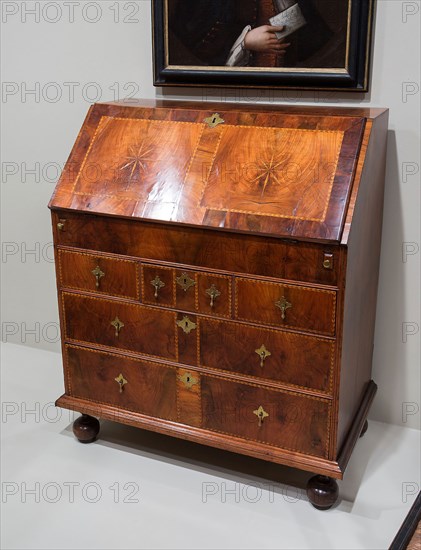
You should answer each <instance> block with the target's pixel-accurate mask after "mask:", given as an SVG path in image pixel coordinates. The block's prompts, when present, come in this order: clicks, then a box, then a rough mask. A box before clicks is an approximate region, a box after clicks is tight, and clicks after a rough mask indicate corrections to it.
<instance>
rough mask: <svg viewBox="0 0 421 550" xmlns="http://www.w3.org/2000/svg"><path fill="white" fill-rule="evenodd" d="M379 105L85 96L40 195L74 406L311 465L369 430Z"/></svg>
mask: <svg viewBox="0 0 421 550" xmlns="http://www.w3.org/2000/svg"><path fill="white" fill-rule="evenodd" d="M387 119H388V113H387V110H384V109H350V108H349V109H346V108H340V109H335V108H330V107H329V108H328V107H318V108H314V107H313V108H305V107H293V108H291V107H285V106H253V105H248V106H247V105H242V104H231V105H229V104H216V105H215V104H209V103H182V102H163V101H162V102H161V101H157V102H154V101H141V100H139V101H138V102H137V103H135V104H133V103H130V104H125V103H118V102H117V103H105V104H97V105H94V106H93V107H92V108H91V109H90V111H89V113H88V116H87V118H86V121H85V123H84V125H83V127H82V129H81V131H80V133H79V136H78V138H77V141H76V144H75V146H74V149H73V151H72V153H71V155H70V158H69V160H68V163H67V165H66V167H65V169H64V172H63V174H62V176H61V179H60V181H59V183H58V185H57V188H56V190H55V193H54V195H53V198H52V199H51V202H50V208H51V210H52V220H53V231H54V242H55V253H56V267H57V284H58V298H59V305H60V316H61V331H62V346H63V362H64V379H65V394H64V395H63V396H62V397H60V398H59V399H58V401H57V405H58V406H60V407H65V408H68V409H72V410H77V411H80V412H81V413H82V416H81V417H80V418H78V419H77V420H76V421H75V423H74V433H75V435H76V437H77V438H78V439H79V440H80V441H84V442H90V441H93V440H94V439H95V437H96V436H97V434H98V431H99V422H98V420H97V419H96V418H95V417H101V418H104V419H110V420H116V421H118V422H122V423H125V424H130V425H133V426H138V427H140V428H144V429H147V430H153V431H157V432H160V433H163V434H168V435H172V436H175V437H179V438H183V439H187V440H191V441H195V442H199V443H202V444H205V445H211V446H214V447H219V448H222V449H226V450H229V451H234V452H237V453H243V454H246V455H250V456H253V457H257V458H260V459H263V460H268V461H272V462H276V463H279V464H285V465H288V466H292V467H296V468H300V469H303V470H307V471H309V472H313V473H314V474H316V475H315V476H314V477H312V478H311V479H310V481H309V483H308V486H307V493H308V496H309V499H310V501H311V502H312V503H313V504H314V505H315V506H316V507H320V508H328V507H330V506H332V504H333V503H334V502H335V500H336V498H337V493H338V487H337V483H336V481H335V479H338V478H339V479H340V478H342V476H343V472H344V470H345V467H346V465H347V462H348V460H349V458H350V455H351V452H352V449H353V447H354V445H355V443H356V441H357V439H358V437H359V436H360V434H361V433H363V432H364V431H365V429H366V427H367V424H366V417H367V413H368V410H369V407H370V404H371V402H372V400H373V397H374V394H375V391H376V385H375V384H374V382H373V381H372V380H371V360H372V351H373V334H374V321H375V311H376V294H377V280H378V270H379V254H380V240H381V225H382V208H383V188H384V166H385V150H386V133H387Z"/></svg>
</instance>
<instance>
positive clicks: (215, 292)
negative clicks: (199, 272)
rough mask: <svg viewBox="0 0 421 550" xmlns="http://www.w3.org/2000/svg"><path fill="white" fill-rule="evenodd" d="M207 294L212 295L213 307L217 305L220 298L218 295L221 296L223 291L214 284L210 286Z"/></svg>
mask: <svg viewBox="0 0 421 550" xmlns="http://www.w3.org/2000/svg"><path fill="white" fill-rule="evenodd" d="M206 294H207V295H208V296H210V307H213V306H214V305H215V300H216V298H218V296H221V293H220V292H219V290H218V289H217V288H216V286H215V285H212V286H211V287H210V288H208V289H207V291H206Z"/></svg>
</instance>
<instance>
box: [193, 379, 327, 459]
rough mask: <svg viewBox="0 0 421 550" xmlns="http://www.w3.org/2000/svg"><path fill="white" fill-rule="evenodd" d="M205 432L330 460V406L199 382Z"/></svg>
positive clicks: (225, 382) (233, 385) (281, 394)
mask: <svg viewBox="0 0 421 550" xmlns="http://www.w3.org/2000/svg"><path fill="white" fill-rule="evenodd" d="M201 389H202V425H203V428H205V429H209V430H214V431H217V432H221V433H226V434H230V435H234V436H239V437H244V438H246V439H248V440H252V441H258V442H261V443H267V444H269V445H275V446H277V447H282V448H285V449H289V450H291V451H296V452H300V453H305V454H309V455H314V456H319V457H324V458H327V453H328V443H329V437H328V433H329V430H328V426H329V417H330V406H331V405H330V403H329V401H326V400H323V399H317V398H313V397H307V396H303V395H299V394H296V393H290V392H286V391H274V390H267V389H264V388H260V387H258V386H252V385H246V384H238V383H236V382H231V381H229V380H225V379H222V378H216V377H211V376H202V377H201Z"/></svg>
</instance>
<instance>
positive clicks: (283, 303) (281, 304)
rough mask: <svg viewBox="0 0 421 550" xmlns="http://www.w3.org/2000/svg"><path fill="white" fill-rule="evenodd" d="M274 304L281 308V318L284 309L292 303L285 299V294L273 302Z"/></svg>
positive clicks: (283, 316) (284, 311) (283, 317)
mask: <svg viewBox="0 0 421 550" xmlns="http://www.w3.org/2000/svg"><path fill="white" fill-rule="evenodd" d="M275 306H276V307H279V309H280V310H281V313H282V315H281V317H282V319H285V314H286V310H287V309H289V308H290V307H292V304H291V303H290V302H288V301H287V299H286V298H285V296H282V298H281V299H280V300H278V301H277V302H275Z"/></svg>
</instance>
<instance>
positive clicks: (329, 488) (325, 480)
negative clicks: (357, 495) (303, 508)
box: [307, 476, 339, 510]
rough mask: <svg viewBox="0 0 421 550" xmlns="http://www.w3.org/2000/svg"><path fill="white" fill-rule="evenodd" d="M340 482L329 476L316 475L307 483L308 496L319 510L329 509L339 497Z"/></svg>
mask: <svg viewBox="0 0 421 550" xmlns="http://www.w3.org/2000/svg"><path fill="white" fill-rule="evenodd" d="M338 495H339V489H338V484H337V483H336V481H335V480H334V479H332V478H331V477H327V476H314V477H312V478H310V479H309V480H308V483H307V497H308V499H309V501H310V502H311V504H312V505H313V506H314V507H315V508H317V509H318V510H329V508H332V506H333V505H334V504H335V502H336V500H337V499H338Z"/></svg>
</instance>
